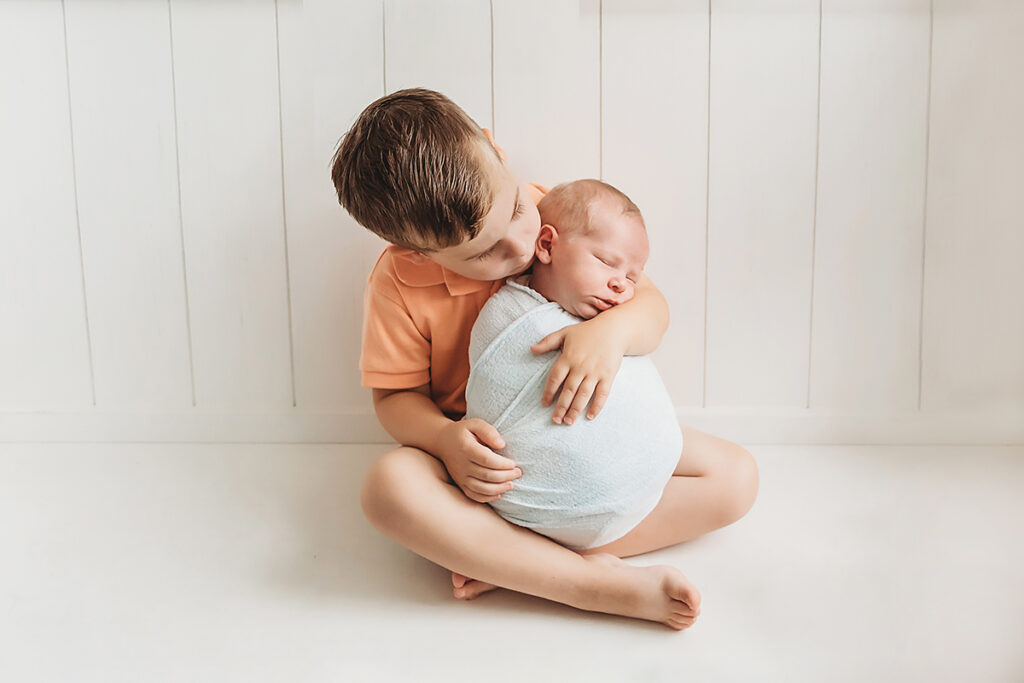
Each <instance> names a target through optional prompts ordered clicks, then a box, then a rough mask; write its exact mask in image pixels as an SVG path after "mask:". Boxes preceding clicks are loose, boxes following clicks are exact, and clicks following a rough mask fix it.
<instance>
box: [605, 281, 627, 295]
mask: <svg viewBox="0 0 1024 683" xmlns="http://www.w3.org/2000/svg"><path fill="white" fill-rule="evenodd" d="M608 286H609V287H611V288H612V291H613V292H615V293H616V294H622V292H624V291H625V290H626V287H625V285H623V284H622V281H621V280H612V281H611V282H609V283H608Z"/></svg>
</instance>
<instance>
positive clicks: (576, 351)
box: [531, 275, 669, 424]
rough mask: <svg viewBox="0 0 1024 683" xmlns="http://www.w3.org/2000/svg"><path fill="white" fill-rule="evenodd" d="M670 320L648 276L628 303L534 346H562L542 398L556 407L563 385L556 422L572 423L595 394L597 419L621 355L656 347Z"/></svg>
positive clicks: (544, 349) (542, 348) (541, 349)
mask: <svg viewBox="0 0 1024 683" xmlns="http://www.w3.org/2000/svg"><path fill="white" fill-rule="evenodd" d="M668 323H669V310H668V302H667V301H665V297H664V296H662V294H661V292H659V291H658V288H657V287H655V286H654V283H652V282H651V280H650V278H648V277H647V275H644V276H643V277H642V278H641V279H640V282H638V283H637V287H636V293H635V294H634V296H633V298H632V299H630V300H629V301H627V302H626V303H623V304H619V305H618V306H615V307H614V308H610V309H608V310H607V311H603V312H602V313H599V314H598V315H596V316H595V317H593V318H591V319H590V320H585V321H583V322H581V323H578V324H576V325H569V326H568V327H563V328H562V329H561V330H558V331H557V332H554V333H552V334H549V335H548V336H546V337H544V339H542V340H540V341H539V342H537V343H536V344H534V345H533V346H532V347H531V350H532V351H533V352H534V353H538V354H540V353H547V352H548V351H554V350H555V349H558V348H559V347H561V349H562V355H561V356H560V357H559V359H558V360H557V361H555V364H554V366H553V367H552V368H551V372H550V373H549V374H548V381H547V384H546V385H545V387H544V394H543V396H542V397H541V403H542V404H543V405H545V406H548V405H551V402H552V401H553V400H554V396H555V393H556V392H557V391H558V387H559V386H561V387H562V393H561V394H560V395H559V397H558V403H557V405H556V406H555V410H554V413H552V416H551V418H552V420H553V421H554V422H555V423H556V424H561V423H562V421H563V417H564V418H565V420H564V421H565V423H566V424H572V423H573V421H575V419H576V418H577V417H578V416H579V415H580V414H581V413H582V412H583V409H584V408H586V406H587V403H589V402H590V399H591V397H593V399H594V402H593V405H592V406H591V408H590V410H589V411H588V412H587V418H588V419H593V418H595V417H596V416H597V415H598V413H600V412H601V408H603V407H604V404H605V401H607V400H608V395H609V394H610V393H611V388H612V383H613V382H614V380H615V375H616V374H617V373H618V371H619V366H620V365H621V364H622V357H623V356H641V355H644V354H647V353H650V352H652V351H654V350H655V349H656V348H658V344H660V343H661V338H662V337H663V336H664V334H665V330H667V329H668Z"/></svg>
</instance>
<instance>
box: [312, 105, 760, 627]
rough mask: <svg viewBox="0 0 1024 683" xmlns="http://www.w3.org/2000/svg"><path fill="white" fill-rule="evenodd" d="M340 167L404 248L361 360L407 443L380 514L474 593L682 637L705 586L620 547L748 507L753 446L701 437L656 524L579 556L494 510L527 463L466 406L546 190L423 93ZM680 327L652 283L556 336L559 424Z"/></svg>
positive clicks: (380, 281) (360, 139) (540, 346)
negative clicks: (490, 312)
mask: <svg viewBox="0 0 1024 683" xmlns="http://www.w3.org/2000/svg"><path fill="white" fill-rule="evenodd" d="M331 175H332V179H333V181H334V185H335V188H336V189H337V192H338V198H339V201H340V203H341V204H342V206H343V207H345V209H346V210H347V211H348V212H349V213H350V214H351V215H352V216H353V217H354V218H355V219H356V221H358V222H359V223H360V224H361V225H363V226H364V227H366V228H368V229H370V230H372V231H373V232H375V233H376V234H378V235H380V236H381V237H383V238H384V239H385V240H387V241H389V242H391V243H392V246H390V247H388V248H387V249H385V250H384V253H383V254H382V255H381V258H380V260H379V261H378V263H377V265H376V266H375V268H374V270H373V272H372V273H371V275H370V278H369V282H368V284H367V290H366V297H365V312H364V334H363V352H362V357H361V359H360V367H361V369H362V371H363V384H364V385H366V386H370V387H372V388H373V403H374V410H375V411H376V414H377V417H378V419H379V420H380V422H381V424H382V425H383V426H384V428H385V429H386V430H387V431H388V433H389V434H391V436H393V437H394V438H395V440H396V441H398V442H399V443H401V444H403V446H402V447H401V448H398V449H396V450H393V451H390V452H389V453H386V454H385V455H383V456H381V457H380V458H378V459H377V460H376V461H375V462H374V463H373V464H372V465H371V467H370V469H369V471H368V472H367V475H366V478H365V479H364V481H363V485H362V489H361V492H360V502H361V505H362V508H363V511H364V513H365V514H366V516H367V519H368V520H369V521H370V522H371V523H372V524H373V525H374V526H375V527H376V528H377V529H378V530H380V531H381V532H382V533H384V534H386V535H388V536H389V537H391V538H392V539H394V540H396V541H397V542H399V543H401V544H402V545H404V546H405V547H407V548H409V549H410V550H412V551H413V552H415V553H417V554H418V555H420V556H422V557H425V558H427V559H429V560H431V561H432V562H435V563H437V564H440V565H441V566H444V567H447V568H449V569H451V570H452V572H453V576H452V581H453V584H454V586H455V588H454V593H455V596H456V597H457V598H465V599H473V598H475V597H476V596H477V595H479V594H480V593H482V592H485V591H487V590H491V589H493V588H495V587H497V586H502V587H506V588H509V589H512V590H516V591H519V592H523V593H529V594H530V595H536V596H539V597H543V598H547V599H549V600H555V601H557V602H561V603H565V604H568V605H572V606H574V607H577V608H580V609H585V610H590V611H599V612H607V613H611V614H621V615H625V616H631V617H636V618H641V619H649V620H653V621H661V622H663V623H665V624H667V625H668V626H670V627H671V628H674V629H677V630H682V629H683V628H686V627H688V626H689V625H690V624H692V623H693V619H694V618H695V617H696V615H697V613H698V610H699V595H698V594H697V591H696V589H695V588H694V587H693V586H692V585H691V584H690V583H689V581H687V580H686V577H684V576H683V575H682V573H681V572H679V571H678V570H677V569H675V568H674V567H669V566H666V565H661V566H655V567H633V566H631V565H629V564H627V563H625V562H622V561H621V560H620V559H619V557H625V556H628V555H635V554H640V553H644V552H648V551H650V550H654V549H656V548H663V547H665V546H668V545H673V544H675V543H679V542H681V541H685V540H688V539H690V538H695V537H697V536H700V535H702V534H704V533H707V532H708V531H711V530H713V529H717V528H719V527H721V526H724V525H725V524H729V523H731V522H733V521H735V520H736V519H739V517H742V516H743V515H744V514H746V511H747V509H748V508H749V506H750V504H751V502H752V500H753V498H752V496H753V493H752V491H753V490H756V485H757V475H756V467H755V466H754V465H753V459H752V458H751V457H750V455H749V453H747V452H746V451H745V450H743V449H742V448H740V447H739V446H736V445H734V444H731V443H729V442H727V441H724V440H722V439H716V438H715V437H711V436H709V435H705V434H702V433H700V432H697V431H696V430H690V429H684V431H683V434H684V438H685V440H686V443H687V446H686V447H685V448H684V449H683V459H682V461H681V462H683V461H685V462H684V463H683V464H682V465H681V466H680V467H678V468H677V469H676V474H679V475H681V476H679V477H673V478H672V479H673V481H672V482H670V486H672V484H675V486H673V487H672V488H671V489H670V490H667V491H666V493H665V495H664V496H663V498H662V501H661V503H659V505H658V508H656V509H655V511H654V512H653V513H652V514H651V515H650V517H648V519H646V520H644V524H643V525H641V526H642V527H643V533H638V534H637V535H635V536H634V537H633V538H632V539H631V541H630V543H629V544H619V545H617V544H616V543H613V544H610V545H609V546H604V547H602V548H599V549H595V551H594V552H593V553H590V552H589V551H588V553H587V554H583V553H577V552H574V551H572V550H569V549H568V548H565V547H563V546H561V545H558V544H557V543H555V542H554V541H552V540H550V539H548V538H546V537H544V536H541V535H539V534H537V533H535V532H533V531H530V530H528V529H524V528H522V527H518V526H516V525H514V524H511V523H509V522H507V521H505V520H503V519H502V518H501V517H499V516H498V515H497V513H495V512H494V510H492V509H491V508H490V507H489V506H487V505H479V504H478V503H479V502H485V501H486V499H487V497H489V496H492V495H495V494H499V495H500V493H502V492H504V491H505V490H507V489H508V486H509V484H508V482H509V481H510V480H512V479H514V478H516V477H517V476H518V475H519V473H518V472H516V470H515V463H514V462H512V461H511V460H509V459H508V458H504V457H502V456H500V455H498V454H496V453H494V452H493V450H492V449H500V448H502V447H503V445H504V444H503V442H502V439H501V436H500V434H498V433H497V431H496V430H495V429H494V428H493V427H492V426H490V425H488V424H486V423H483V422H482V421H480V420H458V419H457V418H458V417H459V416H461V414H462V413H463V412H464V411H465V397H464V395H463V392H464V387H465V382H466V379H467V377H468V373H469V361H468V354H467V346H468V340H469V334H470V330H471V329H472V323H473V320H474V319H475V317H476V315H477V313H478V312H479V310H480V308H481V307H482V306H483V304H484V303H485V301H486V300H487V297H488V296H489V295H490V294H491V293H493V292H494V291H496V290H497V289H498V287H500V285H501V284H502V280H503V279H504V278H505V277H507V276H510V275H513V274H516V273H519V272H522V271H523V270H525V269H526V268H527V267H528V266H529V265H530V263H531V261H532V259H533V245H534V242H535V240H536V237H537V234H538V232H539V229H540V221H539V217H538V214H537V207H536V205H535V201H536V200H535V198H534V193H537V194H540V193H542V189H539V188H537V187H536V186H529V185H525V184H521V183H519V181H518V180H517V179H516V177H515V176H514V175H513V174H512V173H511V171H510V170H509V169H508V166H507V165H506V163H505V155H504V153H503V152H502V150H501V149H500V148H499V147H498V146H497V145H496V144H495V143H494V140H493V137H492V136H491V135H490V133H489V132H486V131H482V130H481V129H480V128H479V126H477V125H476V124H475V123H474V122H473V121H472V119H470V118H469V117H468V116H467V115H466V113H465V112H463V111H462V110H461V109H459V108H458V107H457V106H456V105H455V104H454V103H452V102H451V101H450V100H448V99H447V98H446V97H444V96H443V95H441V94H440V93H436V92H432V91H429V90H423V89H411V90H403V91H399V92H396V93H392V94H391V95H387V96H385V97H383V98H381V99H379V100H377V101H376V102H374V103H372V104H370V105H369V106H368V107H367V108H366V109H365V110H364V111H363V112H362V113H361V114H360V116H359V117H358V119H357V120H356V122H355V124H354V125H353V126H352V128H351V129H350V130H349V131H348V133H347V134H346V135H345V138H344V140H343V141H342V143H341V145H340V146H339V148H338V150H337V153H336V154H335V157H334V159H333V162H332V170H331ZM667 325H668V308H667V305H666V304H665V301H664V298H663V297H661V295H660V293H659V292H658V291H657V290H656V289H655V288H654V286H653V285H652V284H651V283H650V282H649V280H648V279H647V278H646V277H645V278H643V279H641V281H640V282H639V283H638V288H637V294H636V296H635V297H634V298H633V300H632V301H630V302H628V303H626V304H623V305H622V306H616V307H615V308H614V309H612V310H609V311H606V312H605V313H603V314H601V315H599V316H597V317H595V318H594V319H593V320H589V321H587V322H585V323H580V324H579V325H573V326H572V327H570V328H568V329H566V330H560V331H559V332H556V333H555V334H553V335H549V336H548V337H546V338H545V339H542V340H540V341H539V342H538V343H537V344H536V345H535V346H534V347H533V350H534V351H535V352H537V353H546V352H548V351H552V350H555V349H558V348H561V356H560V357H559V359H558V361H557V362H556V363H555V365H554V367H553V368H552V371H551V375H549V379H548V382H547V385H546V387H545V392H544V403H545V405H547V404H548V403H550V402H551V401H552V400H553V399H554V397H555V395H556V393H557V389H558V388H559V387H562V391H561V392H560V393H558V400H557V402H556V404H555V408H554V413H553V419H555V420H556V421H558V420H561V419H563V418H564V419H565V421H566V422H567V423H571V421H573V420H574V419H575V418H576V417H577V416H578V415H580V414H581V413H582V412H583V409H584V408H585V407H586V406H587V404H588V402H589V401H590V399H591V397H593V404H591V407H590V411H589V413H588V414H589V415H591V416H594V415H597V414H598V413H599V412H600V410H601V407H602V405H603V402H604V400H605V398H606V397H607V394H608V387H609V383H610V382H611V380H612V379H613V378H614V375H615V372H616V371H617V369H618V366H619V364H620V363H621V361H622V357H623V356H624V355H626V354H630V355H642V354H646V353H649V352H651V351H653V350H654V349H655V348H656V347H657V344H658V342H659V341H660V339H661V335H662V334H663V332H664V330H665V328H666V327H667ZM676 480H678V482H676ZM640 531H641V529H640V528H638V529H637V532H640ZM600 550H603V552H597V551H600ZM468 577H476V578H475V579H468Z"/></svg>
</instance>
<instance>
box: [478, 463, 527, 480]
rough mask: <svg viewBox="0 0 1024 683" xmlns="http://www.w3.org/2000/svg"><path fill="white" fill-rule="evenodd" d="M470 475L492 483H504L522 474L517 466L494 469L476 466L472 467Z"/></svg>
mask: <svg viewBox="0 0 1024 683" xmlns="http://www.w3.org/2000/svg"><path fill="white" fill-rule="evenodd" d="M470 476H472V477H476V478H477V479H479V480H480V481H486V482H490V483H492V484H505V483H508V482H510V481H513V480H515V479H518V478H519V477H520V476H522V472H521V470H519V469H518V468H512V469H508V470H505V469H498V470H495V469H488V468H486V467H479V466H476V467H474V468H473V472H472V474H470Z"/></svg>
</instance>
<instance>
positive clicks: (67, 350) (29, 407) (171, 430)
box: [0, 0, 1024, 443]
mask: <svg viewBox="0 0 1024 683" xmlns="http://www.w3.org/2000/svg"><path fill="white" fill-rule="evenodd" d="M1020 35H1024V4H1022V3H1016V2H1007V1H1001V0H973V1H968V0H934V1H933V2H929V1H928V0H823V1H822V0H772V2H763V1H761V0H712V1H711V2H710V3H709V2H708V0H557V1H551V0H530V1H526V2H523V1H520V0H493V2H488V1H487V0H445V1H436V0H435V1H431V2H424V1H423V0H386V1H385V2H383V3H382V2H380V0H365V1H363V0H359V1H356V0H349V1H346V2H337V1H335V0H319V1H310V2H305V3H302V2H298V1H296V0H278V1H277V2H274V0H263V1H259V2H258V1H256V0H251V1H248V2H231V1H228V0H218V1H214V0H207V1H204V2H200V1H199V0H169V1H168V0H139V1H134V2H129V1H128V0H122V1H113V0H107V1H102V2H101V1H97V0H65V1H64V2H61V1H60V0H5V1H4V2H2V3H0V278H2V280H0V284H2V289H0V325H2V335H0V439H2V440H144V441H164V440H168V441H181V440H229V441H249V440H254V441H368V440H387V439H388V437H387V435H386V434H385V433H384V432H383V430H381V429H380V427H379V426H378V425H377V423H376V420H375V419H374V417H373V414H372V408H371V405H370V400H369V391H368V390H366V389H363V388H361V387H359V373H358V367H357V360H358V351H359V328H360V323H361V305H362V300H361V297H362V290H363V285H364V283H365V279H366V276H367V274H368V273H369V269H370V268H371V267H372V265H373V263H374V262H375V260H376V257H377V255H378V253H379V251H380V249H381V248H382V246H383V243H382V242H381V241H380V240H378V239H377V238H376V237H375V236H373V235H371V234H369V233H368V232H366V231H365V230H363V229H362V228H359V227H358V226H357V225H356V224H355V223H354V222H353V221H352V220H351V219H350V218H349V217H348V216H347V215H346V214H345V212H344V211H343V210H342V209H341V208H340V207H339V206H338V204H337V201H336V199H335V197H334V193H333V187H332V186H331V183H330V178H329V160H330V158H331V155H332V153H333V150H334V147H335V145H336V143H337V141H338V139H339V138H340V136H341V135H342V134H343V133H344V132H345V130H347V128H348V126H349V125H350V124H351V122H352V120H353V119H354V117H355V115H356V114H357V113H358V112H359V111H360V110H361V109H362V108H363V107H364V106H366V105H367V104H368V103H369V102H371V101H372V100H374V99H376V98H377V97H379V96H381V95H382V94H384V93H386V92H390V91H393V90H397V89H399V88H403V87H409V86H425V87H431V88H435V89H438V90H441V91H443V92H445V93H446V94H448V95H449V96H450V97H452V98H453V99H454V100H455V101H456V102H458V103H460V104H461V105H462V106H463V107H464V108H465V109H466V110H467V111H468V112H469V114H470V115H471V116H473V117H474V118H475V119H476V120H477V121H478V122H479V123H480V124H481V125H483V126H486V127H490V128H492V129H493V130H494V131H495V135H496V138H497V140H498V142H499V144H501V145H502V146H503V147H504V149H505V150H506V152H507V153H508V155H509V159H510V163H511V165H512V166H513V168H514V169H515V170H516V171H517V172H518V173H519V174H520V176H521V177H522V178H523V179H525V180H528V181H533V182H538V183H543V184H549V185H553V184H556V183H558V182H561V181H564V180H568V179H572V178H578V177H597V178H602V179H604V180H606V181H608V182H610V183H612V184H615V185H616V186H618V187H620V188H621V189H623V190H624V191H625V192H626V193H627V194H629V195H630V196H631V197H632V198H633V199H634V201H636V203H637V204H638V205H639V206H640V208H641V209H642V210H643V212H644V215H645V217H646V220H647V224H648V228H649V231H650V234H651V241H652V251H653V253H652V257H651V260H650V263H649V269H648V272H649V274H650V276H651V278H652V279H653V281H654V282H655V283H656V284H657V285H658V286H659V288H660V289H661V290H662V291H663V292H664V293H665V295H666V297H667V298H668V299H669V301H670V304H671V309H672V325H671V328H670V330H669V332H668V334H667V335H666V337H665V339H664V341H663V343H662V345H661V347H660V348H659V349H658V351H657V352H656V354H655V360H656V362H657V364H658V367H659V368H660V370H661V372H662V375H663V377H664V379H665V382H666V384H667V385H668V387H669V390H670V392H671V394H672V396H673V397H674V399H675V401H676V403H677V406H678V410H679V415H680V419H681V420H682V421H683V422H684V423H687V424H692V425H694V426H697V427H698V428H701V429H705V430H707V431H711V432H712V433H715V434H719V435H722V436H726V437H728V438H732V439H735V440H738V441H742V442H752V441H753V442H756V441H762V442H768V441H792V442H796V441H802V442H919V443H934V442H989V443H992V442H995V443H1000V442H1024V268H1022V267H1021V263H1022V257H1024V209H1022V202H1021V197H1022V194H1021V190H1022V187H1024V132H1022V131H1024V129H1022V127H1021V125H1020V122H1021V121H1024V81H1022V79H1021V73H1024V42H1022V41H1021V40H1020V38H1019V36H1020Z"/></svg>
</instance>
